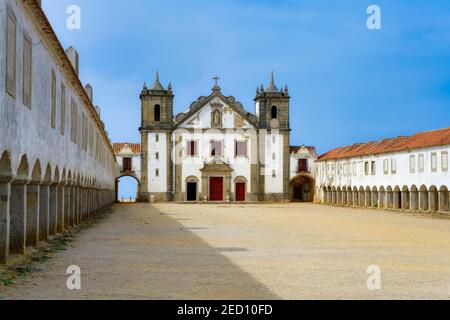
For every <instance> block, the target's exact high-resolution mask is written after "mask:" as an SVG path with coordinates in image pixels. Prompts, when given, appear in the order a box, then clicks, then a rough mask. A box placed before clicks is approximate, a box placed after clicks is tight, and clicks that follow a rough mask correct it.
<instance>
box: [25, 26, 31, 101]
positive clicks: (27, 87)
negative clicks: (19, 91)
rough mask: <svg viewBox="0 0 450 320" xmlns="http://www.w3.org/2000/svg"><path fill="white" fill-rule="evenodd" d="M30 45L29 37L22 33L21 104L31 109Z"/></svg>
mask: <svg viewBox="0 0 450 320" xmlns="http://www.w3.org/2000/svg"><path fill="white" fill-rule="evenodd" d="M32 61H33V58H32V47H31V39H30V37H28V36H27V35H26V34H24V35H23V105H24V106H26V107H28V108H30V109H31V87H32V85H31V83H32V82H31V78H32Z"/></svg>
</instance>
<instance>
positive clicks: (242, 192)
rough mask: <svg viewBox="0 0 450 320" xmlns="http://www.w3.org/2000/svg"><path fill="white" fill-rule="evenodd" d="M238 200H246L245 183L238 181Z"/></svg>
mask: <svg viewBox="0 0 450 320" xmlns="http://www.w3.org/2000/svg"><path fill="white" fill-rule="evenodd" d="M236 201H245V183H236Z"/></svg>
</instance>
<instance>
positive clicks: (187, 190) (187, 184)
mask: <svg viewBox="0 0 450 320" xmlns="http://www.w3.org/2000/svg"><path fill="white" fill-rule="evenodd" d="M189 185H195V199H194V200H189ZM186 201H189V202H196V201H198V182H197V181H187V182H186Z"/></svg>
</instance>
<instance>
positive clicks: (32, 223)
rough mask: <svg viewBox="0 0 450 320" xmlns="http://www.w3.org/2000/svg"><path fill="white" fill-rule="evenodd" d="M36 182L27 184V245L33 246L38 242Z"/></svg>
mask: <svg viewBox="0 0 450 320" xmlns="http://www.w3.org/2000/svg"><path fill="white" fill-rule="evenodd" d="M39 191H40V187H39V185H38V184H34V183H33V184H30V185H28V186H27V202H26V203H27V233H26V239H27V242H26V245H27V247H34V246H36V245H37V244H38V242H39V203H40V197H39Z"/></svg>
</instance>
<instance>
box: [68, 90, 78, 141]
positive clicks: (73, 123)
mask: <svg viewBox="0 0 450 320" xmlns="http://www.w3.org/2000/svg"><path fill="white" fill-rule="evenodd" d="M77 126H78V110H77V104H76V103H75V100H74V99H73V98H72V99H71V102H70V141H72V142H73V143H75V144H77V137H78V128H77Z"/></svg>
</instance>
